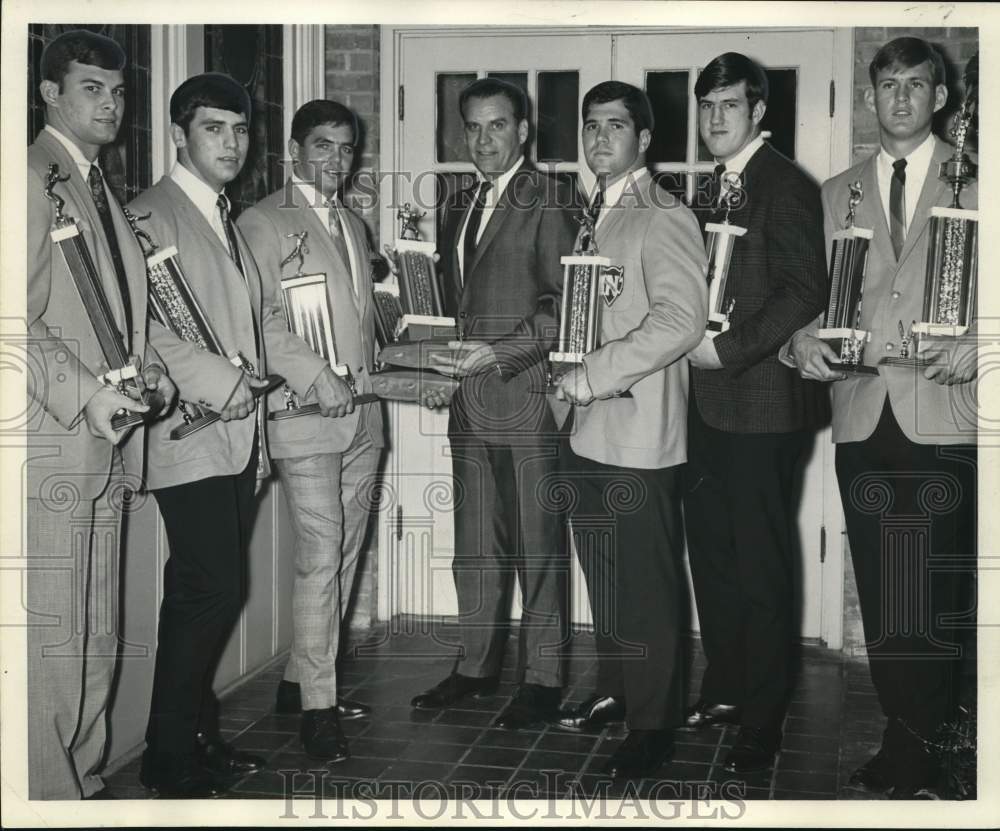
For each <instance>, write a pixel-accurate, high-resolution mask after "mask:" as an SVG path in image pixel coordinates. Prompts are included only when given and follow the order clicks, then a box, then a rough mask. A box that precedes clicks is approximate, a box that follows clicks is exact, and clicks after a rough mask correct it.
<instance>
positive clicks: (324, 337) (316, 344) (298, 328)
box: [268, 231, 378, 421]
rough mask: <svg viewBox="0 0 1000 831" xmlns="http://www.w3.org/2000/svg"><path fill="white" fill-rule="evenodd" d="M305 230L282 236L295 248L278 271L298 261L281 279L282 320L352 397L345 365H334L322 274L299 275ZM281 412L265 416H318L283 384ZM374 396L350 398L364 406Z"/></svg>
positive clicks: (351, 381) (330, 319)
mask: <svg viewBox="0 0 1000 831" xmlns="http://www.w3.org/2000/svg"><path fill="white" fill-rule="evenodd" d="M308 236H309V232H308V231H300V232H299V233H297V234H294V233H293V234H286V236H285V238H286V239H294V240H295V247H294V248H293V249H292V251H291V252H290V253H289V254H288V256H287V257H285V259H283V260H282V261H281V264H280V266H279V267H280V268H284V267H285V266H286V265H288V264H289V263H291V262H292V261H293V260H298V265H297V267H296V269H295V274H294V275H292V276H291V277H284V278H282V280H281V302H282V305H283V306H284V309H285V319H286V320H287V322H288V328H289V329H290V330H291V332H292V333H294V334H296V335H298V336H299V337H300V338H302V340H304V341H305V342H306V343H307V344H308V345H309V348H310V349H312V351H313V352H315V353H316V354H317V355H319V356H321V357H323V358H325V359H326V360H327V361H328V362H329V364H330V367H331V368H332V369H333V371H334V372H335V373H336V374H337V375H338V376H339V377H340V378H342V379H343V380H344V382H345V383H346V384H347V385H348V386H349V387H350V389H351V393H352V394H354V393H355V392H356V390H355V381H354V378H353V376H352V375H351V370H350V368H349V367H348V366H347V364H338V363H337V344H336V341H335V340H334V335H333V314H332V313H331V312H330V301H329V297H328V295H327V291H326V274H303V273H302V266H303V265H304V264H305V255H306V254H308V253H309V249H308V248H307V247H306V238H307V237H308ZM284 392H285V409H283V410H277V411H275V412H273V413H270V414H269V415H268V419H269V420H271V421H280V420H282V419H286V418H295V417H297V416H304V415H316V414H318V413H319V404H318V403H315V402H314V403H311V404H302V403H300V402H299V400H298V396H296V394H295V393H294V392H292V390H291V388H290V387H289V386H288V384H285V389H284ZM377 400H378V396H376V395H373V394H371V393H366V394H363V395H354V403H355V404H367V403H368V402H370V401H377Z"/></svg>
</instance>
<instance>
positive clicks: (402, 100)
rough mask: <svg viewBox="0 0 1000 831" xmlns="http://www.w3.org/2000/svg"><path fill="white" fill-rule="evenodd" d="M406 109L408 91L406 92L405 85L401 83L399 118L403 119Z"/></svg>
mask: <svg viewBox="0 0 1000 831" xmlns="http://www.w3.org/2000/svg"><path fill="white" fill-rule="evenodd" d="M405 109H406V93H405V92H404V88H403V85H402V84H400V85H399V120H400V121H402V120H403V112H404V110H405Z"/></svg>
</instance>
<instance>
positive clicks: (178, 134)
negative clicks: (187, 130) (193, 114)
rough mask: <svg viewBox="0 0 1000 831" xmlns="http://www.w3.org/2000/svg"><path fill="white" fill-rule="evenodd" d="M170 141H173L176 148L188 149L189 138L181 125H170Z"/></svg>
mask: <svg viewBox="0 0 1000 831" xmlns="http://www.w3.org/2000/svg"><path fill="white" fill-rule="evenodd" d="M170 139H171V141H173V143H174V147H178V148H180V147H187V136H186V135H185V134H184V128H183V127H181V125H180V124H171V125H170Z"/></svg>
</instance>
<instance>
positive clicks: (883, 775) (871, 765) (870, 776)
mask: <svg viewBox="0 0 1000 831" xmlns="http://www.w3.org/2000/svg"><path fill="white" fill-rule="evenodd" d="M847 786H848V787H849V788H857V789H859V790H862V791H867V792H868V793H886V792H887V791H888V790H889V789H890V788H892V780H891V778H890V771H889V761H888V758H887V757H886V755H885V753H883V752H882V751H881V750H879V752H878V753H876V754H875V755H874V756H872V757H871V759H869V760H868V761H867V762H865V763H864V764H863V765H862V766H861V767H859V768H858V769H857V770H856V771H854V773H852V774H851V778H850V779H848V780H847Z"/></svg>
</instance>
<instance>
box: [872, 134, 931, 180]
mask: <svg viewBox="0 0 1000 831" xmlns="http://www.w3.org/2000/svg"><path fill="white" fill-rule="evenodd" d="M933 156H934V133H933V132H931V133H928V134H927V138H925V139H924V140H923V141H922V142H921V143H920V144H919V145H917V146H916V147H915V148H914V149H913V150H911V151H910V154H909V155H908V156H904V157H903V158H905V159H906V167H907V169H908V170H910V169H912V170H921V171H923V170H927V168H929V167H930V164H931V158H932V157H933ZM894 161H896V159H895V158H894V157H893V156H891V155H890V154H889V151H888V150H886V149H885V148H884V147H882V148H880V149H879V151H878V163H879V166H880V167H881V168H882V172H883V173H884V174H886V175H888V176H891V175H892V163H893V162H894Z"/></svg>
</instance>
